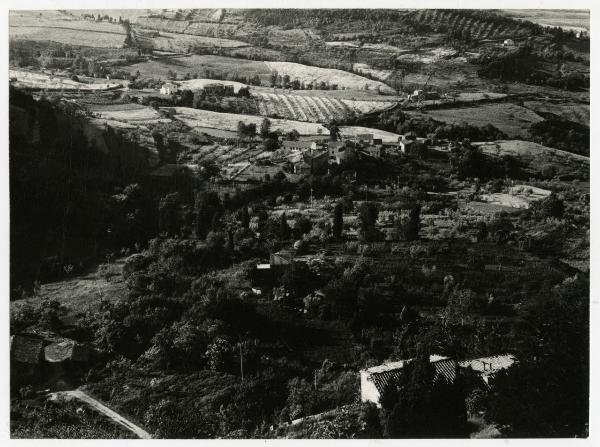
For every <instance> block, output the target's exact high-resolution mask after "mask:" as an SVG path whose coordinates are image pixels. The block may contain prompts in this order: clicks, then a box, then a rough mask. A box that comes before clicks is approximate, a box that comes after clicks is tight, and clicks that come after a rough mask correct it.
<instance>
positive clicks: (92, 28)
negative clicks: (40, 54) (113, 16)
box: [9, 11, 125, 48]
mask: <svg viewBox="0 0 600 447" xmlns="http://www.w3.org/2000/svg"><path fill="white" fill-rule="evenodd" d="M9 36H10V37H11V38H14V39H26V40H38V41H52V42H58V43H62V44H68V45H75V46H86V47H99V48H121V47H122V46H123V44H124V42H125V31H124V30H123V27H122V26H121V25H118V24H116V23H107V22H94V21H90V20H76V19H74V18H73V17H72V16H69V15H67V14H57V12H56V11H52V12H51V11H18V12H15V11H11V12H10V16H9Z"/></svg>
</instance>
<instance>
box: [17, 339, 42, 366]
mask: <svg viewBox="0 0 600 447" xmlns="http://www.w3.org/2000/svg"><path fill="white" fill-rule="evenodd" d="M43 348H44V340H42V339H40V338H37V337H28V336H24V335H13V336H11V337H10V355H11V360H13V361H15V362H20V363H29V364H32V365H35V364H38V363H39V362H40V360H41V358H42V349H43Z"/></svg>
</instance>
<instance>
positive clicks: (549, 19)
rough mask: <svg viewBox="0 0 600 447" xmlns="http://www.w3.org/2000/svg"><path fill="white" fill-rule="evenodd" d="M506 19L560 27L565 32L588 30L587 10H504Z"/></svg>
mask: <svg viewBox="0 0 600 447" xmlns="http://www.w3.org/2000/svg"><path fill="white" fill-rule="evenodd" d="M503 13H504V14H505V15H506V16H507V17H512V18H516V19H519V20H528V21H530V22H533V23H537V24H539V25H542V26H551V27H552V26H560V27H562V28H563V29H566V30H574V31H579V30H585V31H588V32H589V30H590V12H589V10H579V11H573V10H566V9H563V10H558V9H505V10H503Z"/></svg>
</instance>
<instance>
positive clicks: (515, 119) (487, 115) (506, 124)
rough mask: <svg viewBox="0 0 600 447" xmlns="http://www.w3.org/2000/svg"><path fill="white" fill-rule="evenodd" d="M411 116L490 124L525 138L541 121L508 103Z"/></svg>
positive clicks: (448, 121) (529, 112)
mask: <svg viewBox="0 0 600 447" xmlns="http://www.w3.org/2000/svg"><path fill="white" fill-rule="evenodd" d="M409 113H410V115H411V116H418V117H421V118H427V117H431V118H433V119H434V120H439V121H443V122H447V123H454V124H460V123H462V122H467V123H470V124H473V125H477V126H485V125H486V124H491V125H493V126H495V127H496V128H498V129H500V130H501V131H502V132H505V133H506V134H507V135H510V136H516V137H525V136H527V134H528V129H529V127H530V126H531V125H532V124H535V123H539V122H540V121H543V118H542V117H541V116H539V115H538V114H536V113H535V112H533V111H531V110H529V109H526V108H525V107H520V106H517V105H515V104H510V103H500V104H482V105H479V106H476V107H461V108H449V109H437V110H430V111H428V112H427V114H426V115H424V114H421V113H416V112H409Z"/></svg>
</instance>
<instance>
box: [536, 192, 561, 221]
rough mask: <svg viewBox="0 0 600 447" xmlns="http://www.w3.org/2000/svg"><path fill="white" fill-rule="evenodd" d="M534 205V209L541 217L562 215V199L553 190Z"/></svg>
mask: <svg viewBox="0 0 600 447" xmlns="http://www.w3.org/2000/svg"><path fill="white" fill-rule="evenodd" d="M536 205H537V206H536V210H537V212H538V214H539V215H540V216H542V217H562V215H563V213H564V211H565V205H564V203H563V201H562V200H560V199H559V198H558V196H557V195H556V194H555V193H554V192H553V193H551V194H550V195H549V196H548V197H546V198H545V199H544V200H542V201H541V202H539V204H536Z"/></svg>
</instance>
